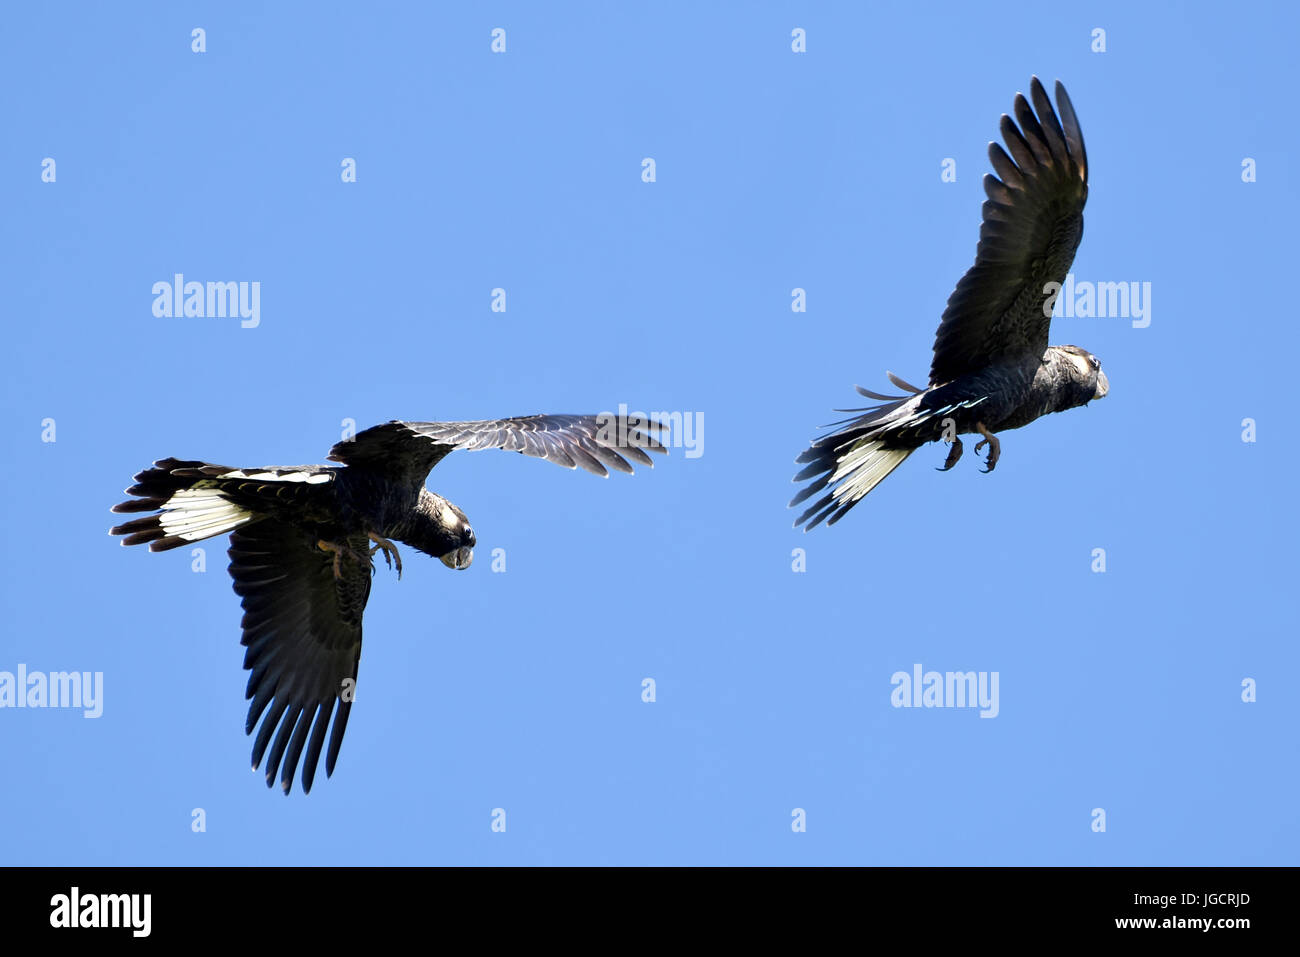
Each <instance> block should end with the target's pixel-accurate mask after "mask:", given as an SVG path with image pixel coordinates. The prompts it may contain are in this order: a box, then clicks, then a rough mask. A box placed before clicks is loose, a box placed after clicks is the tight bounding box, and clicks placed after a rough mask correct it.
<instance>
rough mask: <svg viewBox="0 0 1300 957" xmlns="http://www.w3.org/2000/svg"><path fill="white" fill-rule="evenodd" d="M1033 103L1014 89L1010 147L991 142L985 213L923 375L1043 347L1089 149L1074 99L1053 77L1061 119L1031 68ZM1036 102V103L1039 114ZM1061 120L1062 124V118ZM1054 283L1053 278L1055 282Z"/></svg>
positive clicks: (1084, 194)
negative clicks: (969, 264)
mask: <svg viewBox="0 0 1300 957" xmlns="http://www.w3.org/2000/svg"><path fill="white" fill-rule="evenodd" d="M1029 92H1030V96H1031V97H1032V99H1033V103H1034V105H1033V109H1031V108H1030V105H1029V102H1028V101H1027V100H1026V99H1025V97H1024V94H1022V93H1017V94H1016V100H1015V114H1016V121H1018V122H1019V124H1020V126H1019V128H1017V127H1016V122H1013V121H1012V119H1011V117H1009V116H1007V115H1006V114H1003V116H1002V138H1003V139H1004V140H1005V141H1006V144H1007V150H1009V151H1010V155H1009V156H1008V155H1007V151H1004V150H1003V149H1002V147H1001V146H999V145H998V144H997V143H990V144H989V159H990V160H991V161H992V163H993V170H994V172H995V173H997V176H996V177H995V176H990V175H987V174H986V175H985V177H984V192H985V193H986V194H987V196H988V200H987V201H986V202H985V203H984V221H983V224H982V225H981V226H980V240H979V246H978V247H977V248H976V251H975V265H973V266H972V267H971V268H970V269H969V270H968V271H967V273H966V275H965V276H963V277H962V279H961V282H959V283H957V288H956V289H955V290H954V291H953V294H952V295H951V296H950V297H949V298H948V307H947V308H946V309H945V310H944V313H943V319H942V321H941V322H940V323H939V330H938V332H937V333H936V334H935V339H934V361H933V363H932V364H931V366H930V384H931V385H941V384H943V383H946V382H951V381H952V380H954V379H956V378H957V377H958V376H961V375H963V374H965V373H967V372H974V371H976V370H978V369H982V368H984V367H986V366H988V365H990V364H991V363H993V362H995V361H997V360H998V359H1000V358H1003V357H1005V356H1009V355H1017V354H1025V353H1030V354H1034V355H1040V354H1041V353H1042V352H1043V351H1044V350H1045V349H1046V348H1047V333H1048V327H1049V326H1050V324H1051V308H1050V303H1051V302H1052V301H1053V299H1054V296H1055V292H1054V291H1053V290H1052V289H1047V290H1045V288H1044V287H1046V286H1047V285H1048V284H1049V283H1053V282H1055V283H1060V282H1063V281H1064V280H1065V275H1066V273H1067V272H1069V270H1070V264H1071V263H1072V262H1074V251H1075V250H1076V249H1078V247H1079V240H1080V239H1082V238H1083V206H1084V203H1085V202H1086V201H1087V199H1088V157H1087V153H1086V152H1085V150H1084V147H1083V133H1082V132H1081V131H1080V129H1079V120H1078V117H1076V116H1075V114H1074V106H1073V105H1072V104H1071V103H1070V97H1069V96H1068V95H1067V94H1066V92H1065V87H1064V86H1062V85H1061V83H1060V81H1057V84H1056V103H1057V106H1058V107H1059V108H1060V112H1061V116H1060V120H1059V121H1058V119H1057V115H1056V113H1055V112H1054V111H1053V110H1052V102H1051V100H1049V99H1048V98H1047V92H1046V91H1045V90H1044V89H1043V85H1042V83H1040V82H1039V81H1038V77H1034V78H1033V79H1032V80H1031V81H1030V84H1029ZM1034 110H1037V111H1038V115H1037V117H1035V116H1034ZM1062 124H1064V125H1062ZM1057 288H1059V287H1057Z"/></svg>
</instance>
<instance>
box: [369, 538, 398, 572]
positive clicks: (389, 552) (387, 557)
mask: <svg viewBox="0 0 1300 957" xmlns="http://www.w3.org/2000/svg"><path fill="white" fill-rule="evenodd" d="M367 537H368V538H369V539H370V540H371V541H372V542H374V543H375V547H374V548H372V549H370V554H371V555H373V554H374V553H375V552H377V551H379V550H380V549H381V548H382V549H383V550H384V561H385V562H387V563H388V567H389V568H392V567H393V566H394V565H396V566H397V577H398V579H399V580H400V579H401V577H402V556H401V555H399V554H398V553H397V546H396V545H394V544H393V543H392V542H390V541H389V540H388V539H386V538H381V537H380V536H378V535H376V534H375V533H374V532H370V533H369V535H368V536H367Z"/></svg>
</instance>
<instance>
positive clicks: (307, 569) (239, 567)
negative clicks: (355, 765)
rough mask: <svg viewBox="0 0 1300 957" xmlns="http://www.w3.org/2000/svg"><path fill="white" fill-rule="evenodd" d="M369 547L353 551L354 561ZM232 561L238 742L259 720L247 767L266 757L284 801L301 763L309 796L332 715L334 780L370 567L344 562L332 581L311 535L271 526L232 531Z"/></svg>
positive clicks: (329, 755) (269, 777)
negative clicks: (244, 677)
mask: <svg viewBox="0 0 1300 957" xmlns="http://www.w3.org/2000/svg"><path fill="white" fill-rule="evenodd" d="M367 544H369V543H368V542H365V541H364V540H363V541H362V542H360V543H358V544H357V548H358V551H359V553H360V554H361V555H365V554H366V552H365V546H366V545H367ZM229 555H230V577H231V578H233V579H234V580H235V581H234V585H235V592H236V593H237V594H239V595H241V596H242V597H243V607H244V620H243V622H242V624H243V629H244V637H243V639H242V643H243V644H244V645H245V646H246V647H247V649H248V650H247V652H246V653H245V654H244V668H245V669H248V670H250V671H252V674H251V675H249V677H248V690H247V692H246V693H245V697H247V698H252V699H253V701H252V704H251V705H249V708H248V720H247V722H246V723H245V726H244V732H245V733H246V734H252V733H253V728H254V727H255V726H256V725H257V722H258V719H259V718H261V719H262V727H261V729H260V730H259V731H258V732H257V738H256V739H255V740H254V742H253V767H254V768H256V767H257V766H258V765H259V764H260V763H261V761H262V757H263V756H264V755H265V757H266V785H267V787H270V786H271V785H272V783H273V782H274V781H275V778H276V771H277V770H279V772H280V775H279V777H280V787H281V788H282V789H283V790H284V793H285V794H288V793H289V788H290V787H291V786H292V785H293V776H294V772H295V770H296V769H297V767H298V760H299V758H300V757H301V758H302V759H303V766H302V789H303V791H304V792H308V791H310V790H311V785H312V780H313V779H314V778H315V776H316V763H317V761H318V760H319V758H320V752H321V747H322V745H323V744H324V742H325V732H326V729H327V728H328V727H329V724H330V717H331V715H333V717H334V728H333V731H332V732H331V733H330V740H329V749H328V750H327V751H326V753H325V774H326V775H327V776H328V775H330V774H333V773H334V762H335V761H336V760H337V759H338V754H339V746H340V745H341V744H342V743H343V732H344V730H345V729H346V728H347V724H348V712H349V711H350V710H351V709H352V694H351V693H350V692H351V691H352V690H354V689H355V686H356V677H357V664H358V662H359V661H360V659H361V615H362V612H364V611H365V607H366V600H367V599H368V598H369V597H370V562H369V560H368V559H367V560H366V561H361V560H359V559H358V558H357V557H354V556H350V555H342V556H340V560H339V572H340V577H339V578H335V577H334V557H333V555H331V554H330V553H327V552H324V551H322V550H321V549H320V548H318V547H317V545H316V543H315V542H314V541H312V539H311V537H310V536H309V535H307V534H305V533H303V532H301V531H299V530H298V529H296V528H294V527H293V526H291V525H288V524H286V523H284V522H280V521H277V520H275V519H270V518H268V519H262V520H261V521H257V522H251V523H249V524H248V525H246V526H241V527H239V528H237V529H235V531H234V533H233V534H232V535H231V537H230V551H229ZM348 679H352V680H351V684H350V686H348V687H345V686H344V682H345V681H346V680H348ZM336 706H337V713H335V708H336ZM277 728H278V729H279V732H278V733H276V729H277ZM273 734H274V735H275V738H274V742H272V735H273ZM268 744H269V745H270V746H271V750H270V752H269V753H268V752H267V745H268ZM304 746H305V747H306V754H305V755H304V753H303V748H304Z"/></svg>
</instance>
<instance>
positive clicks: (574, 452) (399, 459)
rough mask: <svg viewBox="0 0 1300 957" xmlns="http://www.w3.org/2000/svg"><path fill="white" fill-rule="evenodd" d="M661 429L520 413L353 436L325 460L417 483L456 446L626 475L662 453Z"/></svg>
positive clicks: (620, 420)
mask: <svg viewBox="0 0 1300 957" xmlns="http://www.w3.org/2000/svg"><path fill="white" fill-rule="evenodd" d="M663 430H664V426H663V425H661V424H660V423H658V422H651V421H649V420H647V419H641V418H638V417H635V416H627V417H621V416H617V415H613V414H609V415H603V414H602V415H525V416H519V417H518V418H513V419H485V420H483V421H479V422H400V421H393V422H388V423H386V424H384V425H377V426H375V427H374V428H371V429H366V430H365V431H364V432H359V433H358V434H357V435H356V437H355V438H353V439H352V440H351V441H347V442H340V443H338V444H337V445H335V446H334V448H332V449H330V454H329V458H330V460H331V461H334V462H343V463H345V464H347V465H350V466H359V467H363V468H370V469H374V470H376V471H380V472H384V473H385V474H387V475H389V476H390V477H393V478H399V479H402V480H405V481H407V482H420V483H423V481H424V477H425V476H426V475H428V474H429V470H430V469H432V468H433V467H434V466H435V465H437V464H438V463H439V462H440V461H442V459H443V457H444V456H446V455H447V454H448V453H449V452H453V451H455V450H456V449H469V450H470V451H475V450H478V449H505V450H506V451H507V452H520V453H522V454H524V455H531V456H533V457H534V458H539V459H546V460H547V461H548V462H554V463H556V464H557V465H563V466H564V467H565V468H569V469H571V468H577V467H579V466H580V467H582V468H584V469H586V470H587V471H588V472H592V473H594V474H596V475H603V476H608V475H609V469H614V470H616V471H619V472H628V473H631V472H632V466H631V464H630V463H629V461H628V460H629V459H630V460H631V461H632V462H635V463H636V464H638V465H644V466H646V467H647V468H650V467H652V466H653V465H654V462H653V461H652V460H651V458H650V456H649V455H647V454H646V453H647V452H658V453H663V452H665V451H666V449H665V447H664V444H663V441H662V435H663Z"/></svg>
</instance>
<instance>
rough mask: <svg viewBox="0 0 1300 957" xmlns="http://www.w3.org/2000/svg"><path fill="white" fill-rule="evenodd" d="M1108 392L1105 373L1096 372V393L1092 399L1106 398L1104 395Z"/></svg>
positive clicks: (1108, 386)
mask: <svg viewBox="0 0 1300 957" xmlns="http://www.w3.org/2000/svg"><path fill="white" fill-rule="evenodd" d="M1109 391H1110V380H1109V379H1107V378H1106V373H1104V372H1102V371H1100V370H1098V372H1097V391H1096V393H1095V394H1094V395H1093V398H1094V399H1104V398H1106V393H1107V392H1109Z"/></svg>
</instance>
